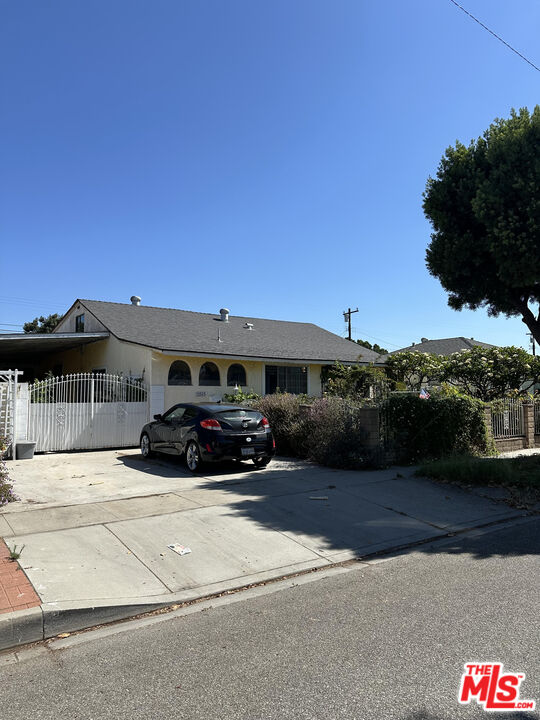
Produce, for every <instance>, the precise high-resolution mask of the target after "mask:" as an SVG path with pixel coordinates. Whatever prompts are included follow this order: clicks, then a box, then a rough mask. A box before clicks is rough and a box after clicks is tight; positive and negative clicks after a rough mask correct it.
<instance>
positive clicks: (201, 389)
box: [152, 353, 321, 407]
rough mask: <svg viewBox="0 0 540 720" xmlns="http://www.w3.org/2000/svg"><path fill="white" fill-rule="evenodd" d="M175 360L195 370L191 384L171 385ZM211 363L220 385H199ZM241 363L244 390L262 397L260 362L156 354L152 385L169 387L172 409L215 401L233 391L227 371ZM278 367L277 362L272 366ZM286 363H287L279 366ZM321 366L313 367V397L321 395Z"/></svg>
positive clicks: (167, 397) (168, 403)
mask: <svg viewBox="0 0 540 720" xmlns="http://www.w3.org/2000/svg"><path fill="white" fill-rule="evenodd" d="M175 360H183V361H184V362H185V363H187V365H188V367H189V369H190V371H191V382H192V384H191V385H168V377H169V368H170V366H171V364H172V363H173V362H174V361H175ZM207 360H210V361H211V362H213V363H215V364H216V365H217V367H218V369H219V375H220V381H221V382H220V385H219V386H199V370H200V368H201V365H202V364H203V363H204V362H206V361H207ZM234 363H240V364H241V365H243V366H244V368H245V370H246V380H247V383H246V385H245V386H244V387H243V388H242V389H243V390H246V389H247V390H253V391H254V392H256V393H257V394H259V395H262V394H263V392H264V388H263V383H264V369H265V365H266V363H265V362H262V361H256V360H249V361H248V360H225V359H217V358H194V357H188V356H180V355H162V354H161V353H153V358H152V385H163V386H164V388H165V407H170V406H171V405H174V404H175V403H179V402H193V401H199V402H201V401H204V400H210V399H213V398H221V396H222V395H223V394H224V393H230V392H232V391H233V388H232V387H227V370H228V369H229V367H230V365H232V364H234ZM269 364H274V363H269ZM275 364H284V363H275ZM320 375H321V366H320V365H312V366H310V367H309V385H308V392H309V393H310V394H311V395H320V393H321V379H320Z"/></svg>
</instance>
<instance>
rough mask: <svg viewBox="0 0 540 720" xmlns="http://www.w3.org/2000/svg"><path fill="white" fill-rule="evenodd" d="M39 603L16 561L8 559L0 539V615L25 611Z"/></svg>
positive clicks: (4, 545) (7, 549)
mask: <svg viewBox="0 0 540 720" xmlns="http://www.w3.org/2000/svg"><path fill="white" fill-rule="evenodd" d="M40 604H41V601H40V599H39V596H38V594H37V593H36V591H35V590H34V588H33V586H32V583H31V582H30V580H29V579H28V578H27V577H26V574H25V572H24V570H23V569H22V568H21V566H20V565H19V563H18V562H17V561H16V560H11V558H10V557H9V548H8V546H7V545H6V543H5V542H4V540H2V539H1V538H0V613H7V612H12V611H13V610H27V609H28V608H33V607H36V606H37V605H40Z"/></svg>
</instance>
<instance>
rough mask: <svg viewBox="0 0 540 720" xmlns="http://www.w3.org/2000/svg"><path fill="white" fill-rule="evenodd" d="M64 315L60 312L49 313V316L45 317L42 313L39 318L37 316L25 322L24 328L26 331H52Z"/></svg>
mask: <svg viewBox="0 0 540 720" xmlns="http://www.w3.org/2000/svg"><path fill="white" fill-rule="evenodd" d="M63 317H64V316H63V315H58V313H54V315H47V317H43V315H42V316H41V317H39V318H37V317H36V318H34V319H33V320H31V321H30V322H26V323H24V325H23V330H24V332H25V333H52V331H53V330H54V328H55V327H56V326H57V325H58V323H59V322H60V320H61V319H62V318H63Z"/></svg>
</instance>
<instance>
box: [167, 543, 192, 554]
mask: <svg viewBox="0 0 540 720" xmlns="http://www.w3.org/2000/svg"><path fill="white" fill-rule="evenodd" d="M167 547H168V548H169V549H170V550H172V551H173V552H175V553H178V555H187V554H188V553H190V552H191V548H188V547H186V546H185V545H179V544H178V543H173V544H172V545H167Z"/></svg>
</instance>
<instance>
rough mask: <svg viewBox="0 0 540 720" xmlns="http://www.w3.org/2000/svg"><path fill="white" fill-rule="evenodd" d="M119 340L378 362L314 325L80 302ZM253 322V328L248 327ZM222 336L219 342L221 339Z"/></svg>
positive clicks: (241, 353) (262, 354)
mask: <svg viewBox="0 0 540 720" xmlns="http://www.w3.org/2000/svg"><path fill="white" fill-rule="evenodd" d="M78 302H80V303H81V305H84V306H85V307H86V308H87V309H88V310H89V311H90V312H91V313H92V314H93V315H95V317H96V318H97V319H98V320H99V321H100V322H101V323H102V324H103V325H104V326H105V327H106V328H107V329H108V330H109V331H110V332H111V333H112V334H113V335H115V336H116V337H117V338H119V339H120V340H126V341H128V342H132V343H138V344H140V345H146V346H148V347H152V348H156V349H157V350H170V351H173V352H194V353H212V354H217V355H238V356H242V357H253V358H268V359H274V360H309V361H312V362H324V363H333V362H334V361H335V360H341V361H343V362H355V361H357V360H358V359H359V358H360V356H361V358H360V361H361V362H363V363H367V362H375V361H376V360H378V359H379V355H378V354H377V353H375V352H373V351H372V350H367V349H366V348H363V347H361V346H359V345H357V344H356V343H352V342H351V341H349V340H345V339H344V338H341V337H339V336H338V335H334V333H331V332H328V330H324V329H323V328H321V327H319V326H318V325H313V324H312V323H300V322H288V321H284V320H264V319H262V318H248V317H237V316H235V315H230V317H229V322H228V323H225V322H222V321H221V320H220V316H219V314H216V315H212V314H209V313H199V312H191V311H189V310H174V309H170V308H158V307H149V306H146V305H139V306H136V305H131V304H124V303H113V302H103V301H100V300H79V301H78ZM246 322H248V323H253V330H249V329H247V328H245V327H244V325H245V323H246ZM218 332H219V334H220V337H221V342H220V341H219V340H218Z"/></svg>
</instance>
